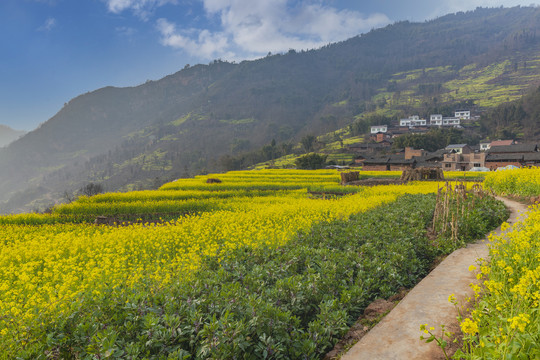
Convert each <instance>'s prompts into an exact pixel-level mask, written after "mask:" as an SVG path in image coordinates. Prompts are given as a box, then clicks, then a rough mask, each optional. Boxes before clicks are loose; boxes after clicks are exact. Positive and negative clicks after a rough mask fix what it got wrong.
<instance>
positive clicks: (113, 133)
mask: <svg viewBox="0 0 540 360" xmlns="http://www.w3.org/2000/svg"><path fill="white" fill-rule="evenodd" d="M539 19H540V9H537V8H522V7H515V8H503V9H499V8H497V9H484V8H479V9H477V10H475V11H472V12H467V13H458V14H450V15H446V16H443V17H440V18H438V19H434V20H431V21H427V22H424V23H410V22H406V21H404V22H398V23H395V24H392V25H388V26H386V27H384V28H382V29H376V30H373V31H371V32H369V33H368V34H363V35H361V36H356V37H353V38H351V39H349V40H346V41H343V42H339V43H335V44H329V45H327V46H324V47H322V48H320V49H317V50H309V51H295V50H290V51H289V52H288V53H285V54H275V55H269V56H267V57H264V58H261V59H258V60H252V61H243V62H241V63H238V64H237V63H229V62H224V61H220V60H215V61H213V62H211V63H210V64H208V65H195V66H192V67H189V66H186V67H185V68H184V69H183V70H180V71H179V72H177V73H175V74H171V75H169V76H166V77H164V78H163V79H160V80H156V81H150V82H147V83H145V84H141V85H138V86H134V87H129V88H114V87H106V88H102V89H98V90H96V91H93V92H90V93H87V94H83V95H80V96H78V97H76V98H74V99H72V100H71V101H69V102H68V103H67V104H66V106H64V108H62V109H61V110H60V111H59V112H58V113H57V114H56V115H55V116H53V117H52V118H51V119H50V120H49V121H47V122H45V123H44V124H42V125H41V126H40V127H39V128H38V129H36V130H35V131H33V132H31V133H29V134H27V135H26V136H24V137H23V138H21V139H19V140H18V141H16V142H14V143H12V144H11V145H10V146H9V147H7V148H5V149H1V150H0V166H2V168H9V169H10V172H9V176H8V175H4V174H2V175H0V201H7V200H9V199H10V198H11V200H10V202H8V203H5V204H4V206H2V208H1V210H2V211H4V212H12V211H27V210H28V209H30V208H32V207H36V206H37V205H38V204H39V205H43V202H42V203H39V201H38V202H36V201H35V200H36V199H40V198H42V199H46V200H47V201H50V199H56V200H58V199H59V198H61V196H62V194H63V193H64V192H66V191H75V190H76V189H78V188H80V187H81V186H84V184H85V183H88V182H99V183H103V184H104V185H105V187H106V189H107V190H109V191H116V190H129V189H133V188H148V187H152V186H155V185H156V184H159V183H160V182H162V181H165V180H171V179H173V178H175V177H180V176H187V175H193V174H195V173H201V172H206V171H215V170H217V169H219V168H220V164H219V159H220V157H222V156H224V155H235V154H239V153H242V152H245V151H252V150H254V149H258V148H260V147H262V146H264V145H266V144H269V143H270V142H272V141H273V142H276V143H278V144H279V143H281V144H284V145H287V144H291V143H294V142H296V141H298V140H299V139H300V138H301V137H302V136H304V135H306V134H315V135H320V134H323V133H325V132H329V131H333V130H336V129H339V128H341V127H344V126H347V125H348V124H351V123H352V122H353V121H355V120H357V119H358V118H362V117H363V116H365V115H367V114H370V113H384V114H386V115H389V116H398V115H399V114H403V113H405V112H409V111H413V110H417V109H421V108H425V107H428V106H434V105H437V103H439V104H440V103H442V102H450V101H452V98H453V99H454V100H455V101H462V100H467V99H468V98H469V97H470V98H472V97H473V96H472V95H470V94H475V91H476V93H478V94H477V95H475V96H477V97H476V99H478V98H482V99H483V98H486V99H487V98H488V97H489V95H488V94H487V92H490V91H493V88H489V87H488V86H487V85H486V86H484V85H482V86H484V87H482V86H477V85H474V84H473V85H471V89H469V90H466V91H468V92H469V93H466V92H465V93H464V92H461V90H460V89H461V87H460V86H461V85H460V84H459V83H456V84H454V85H455V86H454V85H446V84H452V83H451V81H457V79H458V78H459V74H460V71H461V69H464V68H466V67H467V66H470V65H471V64H475V66H477V67H478V68H484V67H486V66H488V65H490V64H499V63H504V64H505V65H504V66H502V70H501V71H502V72H501V73H500V74H499V73H497V76H498V77H499V78H500V81H501V82H502V81H503V80H504V81H507V82H508V84H509V85H505V84H501V89H504V90H505V91H504V94H503V95H501V96H498V97H495V98H494V99H493V96H492V99H493V101H492V102H493V104H489V103H488V104H487V105H488V107H490V106H496V105H498V104H500V103H501V102H504V101H507V100H506V98H508V101H509V100H511V99H514V98H516V97H517V96H518V95H519V94H523V93H524V92H526V91H527V89H529V88H531V87H533V86H535V85H536V84H537V83H538V81H539V79H540V70H539V69H537V66H536V65H537V60H538V59H539V58H540V36H538V37H537V30H540V21H538V20H539ZM538 34H539V35H540V32H538ZM516 54H521V55H519V56H520V58H519V59H518V58H517V55H516ZM505 61H507V63H506V62H505ZM523 61H525V62H528V64H527V65H526V66H525V67H524V66H523V64H522V63H523ZM515 64H517V69H516V70H515V74H516V76H517V78H516V79H514V78H512V77H511V75H512V74H513V73H512V71H513V70H514V65H515ZM439 67H440V68H441V69H445V70H444V71H442V70H441V71H439V70H437V71H433V70H430V69H434V68H439ZM524 68H527V69H528V71H529V73H527V74H525V73H524V72H523V71H522V69H524ZM414 71H416V72H419V75H418V77H417V78H414V76H416V75H414V76H413V75H411V74H408V75H405V80H406V81H402V79H400V78H399V76H397V75H396V74H400V73H404V72H405V73H407V72H414ZM463 76H466V74H465V75H463ZM490 76H491V75H490ZM505 76H506V78H504V77H505ZM526 76H529V78H527V77H526ZM503 78H504V79H503ZM518 80H519V83H518ZM486 81H487V80H486ZM489 81H494V83H495V84H498V82H497V81H499V80H497V77H496V76H492V77H489ZM486 83H487V82H486ZM438 84H440V86H439V85H438ZM442 84H445V85H442ZM482 84H485V83H482ZM445 86H446V87H445ZM453 86H454V87H453ZM510 90H511V91H512V92H511V91H510ZM464 91H465V90H464ZM469 95H470V96H469ZM507 95H508V96H507ZM30 193H31V194H33V195H32V196H26V195H28V194H30ZM25 194H26V195H25ZM17 199H19V200H17Z"/></svg>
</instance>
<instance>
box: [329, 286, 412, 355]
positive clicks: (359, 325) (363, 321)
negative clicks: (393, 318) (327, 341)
mask: <svg viewBox="0 0 540 360" xmlns="http://www.w3.org/2000/svg"><path fill="white" fill-rule="evenodd" d="M408 292H409V289H405V288H402V289H401V290H400V291H399V292H398V293H397V294H395V295H393V296H391V297H390V298H388V299H387V300H385V299H376V300H375V301H373V302H372V303H371V304H369V305H368V306H367V307H366V309H365V310H364V314H363V315H362V316H360V317H359V318H358V319H357V320H356V322H355V323H354V325H353V326H352V327H351V328H350V329H349V331H348V332H347V334H345V336H344V337H343V338H342V339H341V340H340V341H339V342H338V343H337V344H336V345H335V346H334V348H333V349H332V350H331V351H329V352H328V353H327V354H326V356H325V357H324V360H335V359H339V358H340V356H341V355H343V354H344V353H345V352H346V351H347V350H349V349H350V348H351V347H352V346H353V345H354V344H356V343H357V342H358V341H359V340H360V339H361V338H362V337H364V335H366V334H367V333H368V332H369V330H370V329H371V328H373V326H375V325H376V324H377V323H378V322H379V321H380V320H381V318H382V317H384V316H385V315H386V314H388V313H389V312H390V311H392V309H393V308H394V307H395V306H396V305H397V304H398V303H399V302H400V301H401V300H402V299H403V298H404V297H405V295H407V293H408Z"/></svg>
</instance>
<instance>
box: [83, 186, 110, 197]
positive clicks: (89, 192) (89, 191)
mask: <svg viewBox="0 0 540 360" xmlns="http://www.w3.org/2000/svg"><path fill="white" fill-rule="evenodd" d="M102 192H104V189H103V185H101V184H96V183H89V184H88V185H85V186H83V187H82V188H80V189H79V193H80V194H81V195H86V196H94V195H97V194H101V193H102Z"/></svg>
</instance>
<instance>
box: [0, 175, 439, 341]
mask: <svg viewBox="0 0 540 360" xmlns="http://www.w3.org/2000/svg"><path fill="white" fill-rule="evenodd" d="M309 174H310V173H309V172H303V173H302V176H303V177H304V178H303V179H302V180H301V181H302V182H303V184H304V185H303V186H304V187H303V189H298V190H289V191H286V190H283V187H281V189H282V190H281V191H276V192H273V193H272V194H270V193H264V194H262V193H256V194H252V195H255V196H244V195H246V194H245V192H246V191H252V188H251V186H252V185H253V184H251V185H244V187H243V188H241V189H243V190H241V191H244V193H241V195H240V196H234V194H228V195H227V196H221V195H223V194H220V191H216V189H214V190H212V191H208V190H206V191H203V192H204V193H205V194H206V193H212V194H214V195H216V196H214V197H209V196H206V195H201V194H202V193H196V192H195V193H191V195H193V196H194V198H193V199H195V200H196V199H197V196H198V195H201V199H200V200H199V201H213V202H214V203H215V204H217V205H219V206H218V209H217V210H214V211H207V212H203V213H197V214H190V215H186V216H183V217H181V218H178V219H177V220H173V221H170V222H166V223H158V224H148V223H146V224H132V225H129V226H120V227H109V226H94V225H88V224H80V225H77V224H69V223H68V224H56V225H47V224H45V225H35V226H29V225H13V224H11V225H0V329H2V334H3V335H5V336H2V337H0V348H2V347H4V348H8V347H9V346H11V345H10V344H13V343H16V342H20V341H22V340H23V339H25V336H27V333H29V332H36V331H38V332H39V329H42V328H43V327H44V326H46V324H47V321H54V318H57V317H60V316H67V315H68V314H69V313H70V312H72V311H74V309H76V308H77V307H80V306H82V305H81V303H80V301H83V300H81V299H100V298H101V297H103V296H106V294H107V293H108V292H110V291H118V292H121V291H134V290H135V289H136V290H137V291H151V289H152V288H153V287H156V286H157V287H160V286H166V285H167V284H170V283H172V282H179V281H184V280H185V279H189V278H190V276H191V274H193V272H194V271H195V270H197V268H198V267H199V265H200V262H201V260H202V259H203V258H205V257H207V256H211V257H217V258H218V259H219V256H220V253H221V252H222V251H224V250H228V249H233V248H237V247H240V246H249V247H260V246H271V247H275V246H279V245H282V244H284V243H286V242H287V241H289V240H290V239H291V238H292V237H293V236H294V235H295V234H296V233H297V232H299V231H305V230H308V229H309V228H310V227H311V226H313V225H314V224H315V223H316V222H321V221H332V220H334V219H337V218H344V217H347V216H349V215H351V214H354V213H358V212H363V211H366V210H367V209H370V208H373V207H375V206H379V205H381V204H383V203H388V202H391V201H394V200H395V199H396V198H397V197H399V196H401V195H403V194H405V193H433V192H435V191H437V183H433V182H429V183H417V184H414V183H413V184H411V185H394V186H375V187H371V188H363V189H357V190H356V191H357V192H358V193H357V194H355V195H347V196H343V197H340V198H331V199H324V198H313V197H310V196H308V195H307V193H306V190H305V189H306V187H305V184H306V183H308V184H309V183H314V182H315V183H316V182H317V181H318V179H319V178H320V177H325V176H328V177H331V178H332V180H331V181H330V180H328V181H329V183H331V184H332V186H339V185H337V179H338V176H337V173H336V172H334V171H332V172H329V171H325V172H313V174H314V176H313V178H310V177H309ZM223 175H224V174H221V175H219V176H221V177H222V178H225V177H224V176H223ZM279 175H280V176H281V177H286V176H292V177H299V176H300V175H298V171H297V172H290V173H289V174H288V175H286V174H284V173H283V172H282V173H280V174H279ZM227 176H231V178H232V177H234V176H233V174H227ZM242 176H244V177H248V176H249V175H247V174H243V175H242ZM267 176H268V177H269V178H271V174H268V175H267ZM216 177H218V176H217V175H216ZM313 179H315V180H313ZM270 180H272V181H268V182H266V183H271V182H275V183H277V184H278V185H279V184H280V183H279V182H278V181H274V180H275V179H270ZM193 181H194V180H193V179H190V180H180V181H176V182H174V183H172V184H174V186H173V185H165V186H164V188H165V189H167V188H170V189H171V190H161V192H171V193H175V192H178V191H188V192H193V191H195V190H194V189H193V188H192V187H190V186H189V184H190V183H191V182H193ZM197 182H198V184H199V185H201V183H203V185H202V186H203V187H204V186H207V184H206V183H204V182H202V181H201V179H197ZM231 182H233V181H232V180H231ZM283 182H284V183H285V184H286V183H287V181H286V180H283ZM240 183H244V184H247V183H246V182H243V180H242V181H237V184H240ZM293 183H296V182H293ZM181 184H187V185H186V187H187V190H182V189H179V186H180V185H181ZM254 184H257V182H254ZM209 185H212V184H208V186H209ZM216 185H219V184H216ZM224 190H225V191H229V190H227V189H224ZM239 191H240V190H239ZM132 195H133V194H131V195H130V194H125V195H124V194H117V195H103V196H100V197H97V198H96V199H95V200H96V201H93V200H92V199H91V198H90V199H88V198H83V199H81V200H80V201H79V202H78V203H79V204H91V205H92V206H94V205H96V204H111V205H112V203H110V202H108V201H110V198H109V200H104V199H103V198H104V197H106V196H111V197H114V196H119V197H120V198H121V197H126V198H129V201H128V202H129V203H131V204H132V205H133V204H135V205H136V204H140V203H141V206H144V204H143V203H144V202H140V201H137V200H133V199H132V198H130V196H132ZM174 195H175V196H180V195H179V194H178V193H176V194H174ZM229 195H231V196H229ZM136 196H141V197H143V198H144V196H145V195H144V192H137V193H136ZM155 196H162V195H161V194H157V193H151V194H148V195H147V197H148V198H152V197H155ZM126 203H127V202H126ZM81 206H82V205H81ZM81 211H82V210H81ZM0 223H1V222H0Z"/></svg>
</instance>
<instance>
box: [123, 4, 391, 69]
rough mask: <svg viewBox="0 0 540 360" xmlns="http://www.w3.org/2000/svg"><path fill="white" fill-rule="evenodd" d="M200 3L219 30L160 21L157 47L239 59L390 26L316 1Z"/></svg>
mask: <svg viewBox="0 0 540 360" xmlns="http://www.w3.org/2000/svg"><path fill="white" fill-rule="evenodd" d="M124 1H127V0H124ZM202 1H203V5H204V9H205V11H206V13H207V16H208V17H216V18H218V19H219V24H220V26H221V29H220V30H219V31H217V32H215V33H212V32H210V31H209V30H208V29H198V30H193V29H190V30H186V29H180V30H178V29H177V27H176V26H175V25H174V24H172V23H170V22H168V21H167V20H165V19H160V20H159V21H158V30H159V31H160V32H161V35H162V39H161V42H162V44H164V45H167V46H171V47H174V48H177V49H183V50H186V51H188V52H189V53H190V54H192V55H195V56H201V57H205V58H211V57H214V58H215V56H218V57H221V58H224V59H234V58H235V57H244V58H245V57H255V56H261V55H265V54H266V53H268V52H269V51H271V52H281V51H286V50H288V49H290V48H293V49H312V48H317V47H320V46H322V45H325V44H328V43H330V42H334V41H340V40H345V39H347V38H349V37H352V36H355V35H358V34H359V33H362V32H365V31H368V30H370V29H371V28H374V27H379V26H382V25H386V24H388V23H390V20H389V19H388V17H387V16H385V15H383V14H371V15H369V16H366V15H363V14H361V13H359V12H357V11H351V10H338V9H336V8H332V7H330V6H325V5H324V4H323V3H322V2H320V1H316V0H312V1H305V2H300V3H294V4H293V2H292V1H289V0H273V1H253V0H202Z"/></svg>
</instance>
